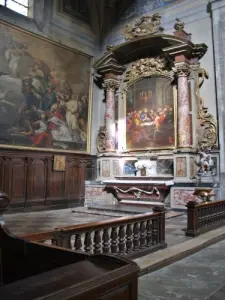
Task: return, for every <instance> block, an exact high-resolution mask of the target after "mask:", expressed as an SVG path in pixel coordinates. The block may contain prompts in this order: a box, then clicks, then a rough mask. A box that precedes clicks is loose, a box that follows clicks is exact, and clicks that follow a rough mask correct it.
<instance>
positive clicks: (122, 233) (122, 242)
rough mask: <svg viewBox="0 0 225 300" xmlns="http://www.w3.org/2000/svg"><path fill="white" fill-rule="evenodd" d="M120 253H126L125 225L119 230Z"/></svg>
mask: <svg viewBox="0 0 225 300" xmlns="http://www.w3.org/2000/svg"><path fill="white" fill-rule="evenodd" d="M119 253H120V254H124V253H125V229H124V225H121V226H120V228H119Z"/></svg>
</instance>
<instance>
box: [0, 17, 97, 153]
mask: <svg viewBox="0 0 225 300" xmlns="http://www.w3.org/2000/svg"><path fill="white" fill-rule="evenodd" d="M0 56H1V60H0V125H1V126H0V146H1V147H5V148H7V147H10V148H20V149H21V148H24V149H31V150H48V151H54V152H55V151H60V152H62V151H66V152H85V153H86V152H89V148H90V145H89V144H90V142H89V140H90V138H89V137H90V121H91V120H90V112H91V99H90V98H91V97H90V94H91V93H90V85H91V76H90V74H91V72H90V70H91V64H92V58H91V57H90V56H88V55H85V54H83V53H80V52H77V51H75V50H73V49H70V48H67V47H64V46H61V45H59V44H56V43H53V42H51V41H49V40H47V39H44V38H41V37H39V36H37V35H33V34H31V33H28V32H26V31H24V30H21V29H19V28H17V27H14V26H11V25H9V24H7V23H4V22H0Z"/></svg>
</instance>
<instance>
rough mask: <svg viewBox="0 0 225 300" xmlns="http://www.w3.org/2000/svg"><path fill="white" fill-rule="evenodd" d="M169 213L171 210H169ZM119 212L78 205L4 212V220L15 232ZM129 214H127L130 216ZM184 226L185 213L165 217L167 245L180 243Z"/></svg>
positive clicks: (38, 229)
mask: <svg viewBox="0 0 225 300" xmlns="http://www.w3.org/2000/svg"><path fill="white" fill-rule="evenodd" d="M169 214H171V212H169ZM125 215H126V214H125V213H119V212H112V211H111V212H106V211H104V212H103V211H101V212H96V211H94V210H93V211H92V210H88V209H87V208H84V207H80V208H74V209H61V210H52V211H41V212H30V213H17V214H5V215H4V220H5V223H6V225H7V227H8V229H9V230H10V231H11V232H12V233H14V234H16V235H22V234H25V233H33V232H41V231H47V230H53V229H54V228H56V227H62V226H68V225H74V224H82V223H88V222H98V221H100V220H101V221H102V220H107V219H112V218H116V217H121V216H125ZM130 215H131V214H130V213H129V214H127V216H130ZM185 226H186V215H181V216H178V217H173V218H169V219H166V242H167V244H168V246H172V245H175V244H179V243H182V242H183V241H185V240H187V239H188V238H187V237H185V235H184V231H183V229H184V228H185Z"/></svg>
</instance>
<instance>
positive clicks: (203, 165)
mask: <svg viewBox="0 0 225 300" xmlns="http://www.w3.org/2000/svg"><path fill="white" fill-rule="evenodd" d="M198 153H199V156H200V160H199V161H196V165H197V166H198V167H200V168H199V170H198V173H200V174H202V175H206V174H209V173H210V174H211V173H212V168H213V166H214V161H213V160H212V156H211V154H210V152H209V150H202V149H201V150H199V152H198Z"/></svg>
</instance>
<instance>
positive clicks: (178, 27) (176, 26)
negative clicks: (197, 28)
mask: <svg viewBox="0 0 225 300" xmlns="http://www.w3.org/2000/svg"><path fill="white" fill-rule="evenodd" d="M174 29H175V30H176V31H183V30H184V22H182V21H181V20H180V19H179V18H176V22H175V24H174Z"/></svg>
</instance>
